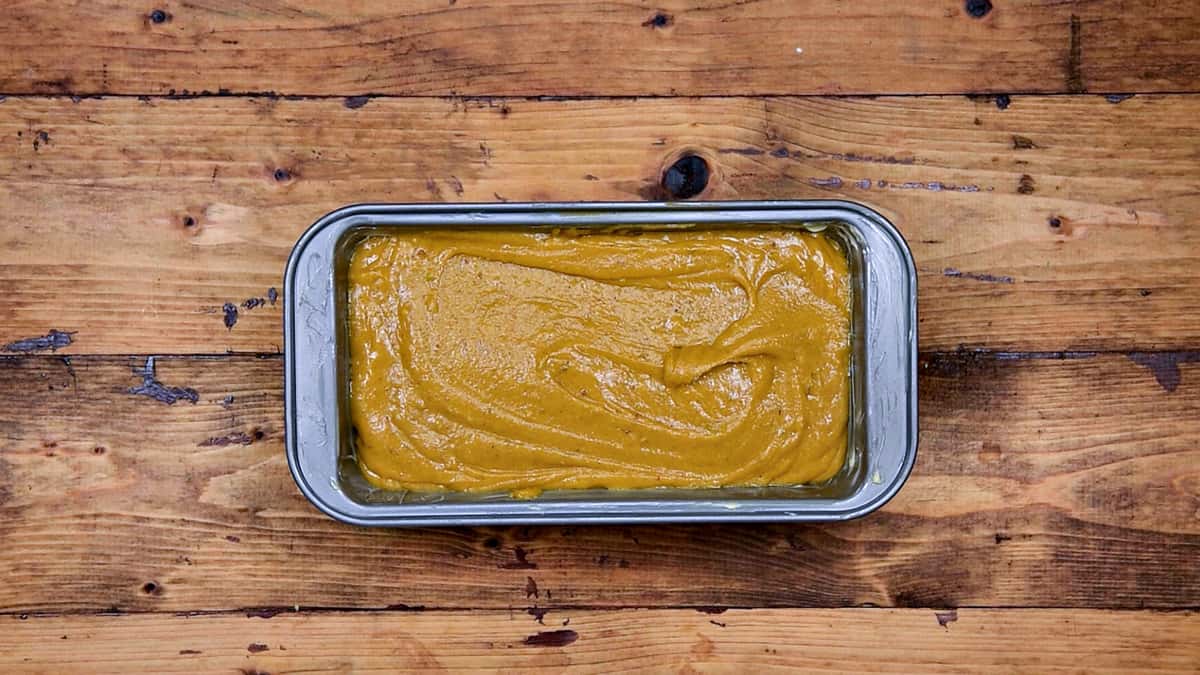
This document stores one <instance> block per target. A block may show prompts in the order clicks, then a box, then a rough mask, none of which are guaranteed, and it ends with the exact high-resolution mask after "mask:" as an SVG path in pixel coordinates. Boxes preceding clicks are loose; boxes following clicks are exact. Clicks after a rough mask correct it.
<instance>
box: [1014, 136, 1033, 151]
mask: <svg viewBox="0 0 1200 675" xmlns="http://www.w3.org/2000/svg"><path fill="white" fill-rule="evenodd" d="M1012 146H1013V150H1033V149H1034V148H1036V147H1038V145H1037V143H1034V142H1033V139H1031V138H1029V137H1027V136H1018V135H1016V134H1013V137H1012Z"/></svg>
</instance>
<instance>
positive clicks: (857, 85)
mask: <svg viewBox="0 0 1200 675" xmlns="http://www.w3.org/2000/svg"><path fill="white" fill-rule="evenodd" d="M992 5H994V8H992V9H991V10H990V11H989V12H987V13H986V14H985V15H984V16H981V17H978V18H976V17H974V16H971V15H970V13H968V12H967V11H965V3H964V2H963V0H929V1H926V2H886V1H885V0H862V1H860V2H855V3H853V4H847V3H844V2H838V0H819V1H811V2H788V1H787V0H750V1H749V2H740V1H739V2H727V1H726V0H706V1H702V2H684V1H683V0H667V1H666V2H663V3H657V2H645V1H639V2H632V3H612V2H599V3H596V2H592V3H562V2H545V1H538V2H528V1H523V0H490V1H487V2H481V1H477V0H459V1H455V0H424V1H410V2H387V1H386V0H370V1H366V2H354V3H349V4H348V3H344V2H338V1H337V0H323V1H316V2H314V1H307V2H297V1H295V0H263V1H259V2H253V3H228V2H211V1H199V2H197V1H193V2H187V1H183V0H163V1H162V2H156V3H145V2H130V1H128V0H99V1H93V0H74V1H72V2H65V3H64V2H62V1H61V0H30V1H26V2H20V3H14V4H12V6H10V7H6V10H5V12H3V13H2V14H0V93H11V94H23V93H66V94H94V93H105V94H113V93H120V94H166V93H168V92H169V93H177V92H178V93H182V92H188V91H190V92H199V91H211V92H214V93H215V92H219V91H232V92H234V93H241V92H264V91H275V92H279V93H285V94H342V95H355V94H366V93H386V94H404V95H411V94H436V95H446V94H450V95H453V94H508V95H543V94H548V95H558V96H562V95H646V94H654V95H696V94H724V95H728V94H809V93H877V94H878V93H968V92H988V91H996V92H1013V91H1022V92H1073V93H1078V92H1082V91H1099V92H1123V91H1136V92H1151V91H1196V90H1197V87H1198V86H1200V61H1198V60H1197V59H1196V58H1195V57H1196V54H1197V52H1198V50H1200V19H1198V18H1197V15H1196V13H1195V11H1194V10H1195V7H1194V6H1193V4H1192V3H1190V2H1187V1H1186V0H1164V1H1158V2H1153V3H1138V2H1133V3H1131V2H1126V1H1124V0H1091V1H1089V2H1083V1H1069V2H1051V1H1049V0H1018V1H1014V2H996V3H989V6H992ZM155 10H157V13H156V11H155Z"/></svg>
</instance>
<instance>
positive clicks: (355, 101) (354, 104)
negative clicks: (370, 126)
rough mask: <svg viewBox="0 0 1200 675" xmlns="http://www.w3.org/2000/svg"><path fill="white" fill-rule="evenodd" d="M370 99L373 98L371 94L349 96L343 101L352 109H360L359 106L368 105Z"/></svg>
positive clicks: (343, 103)
mask: <svg viewBox="0 0 1200 675" xmlns="http://www.w3.org/2000/svg"><path fill="white" fill-rule="evenodd" d="M370 100H371V97H370V96H347V97H346V98H345V99H344V100H343V101H342V105H344V106H346V107H347V108H349V109H351V110H358V109H359V108H361V107H363V106H364V105H366V104H367V103H368V102H369V101H370Z"/></svg>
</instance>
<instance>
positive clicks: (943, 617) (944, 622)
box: [933, 609, 958, 628]
mask: <svg viewBox="0 0 1200 675" xmlns="http://www.w3.org/2000/svg"><path fill="white" fill-rule="evenodd" d="M933 616H934V617H935V618H936V619H937V622H938V625H939V626H941V627H942V628H947V627H948V626H949V625H950V624H952V623H954V622H955V621H958V610H957V609H952V610H950V611H947V612H935V613H934V615H933Z"/></svg>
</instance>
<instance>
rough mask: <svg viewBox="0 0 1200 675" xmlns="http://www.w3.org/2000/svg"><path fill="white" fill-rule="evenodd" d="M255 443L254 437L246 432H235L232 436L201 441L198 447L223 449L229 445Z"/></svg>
mask: <svg viewBox="0 0 1200 675" xmlns="http://www.w3.org/2000/svg"><path fill="white" fill-rule="evenodd" d="M253 442H254V437H253V436H251V435H250V434H248V433H246V432H244V431H235V432H234V433H232V434H226V435H224V436H213V437H211V438H208V439H205V440H203V441H200V442H199V443H198V444H197V445H198V446H199V447H201V448H216V447H220V448H223V447H225V446H227V445H250V444H251V443H253Z"/></svg>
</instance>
